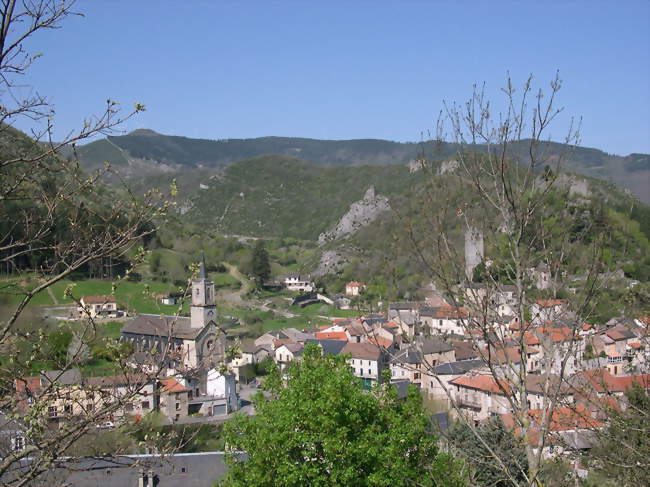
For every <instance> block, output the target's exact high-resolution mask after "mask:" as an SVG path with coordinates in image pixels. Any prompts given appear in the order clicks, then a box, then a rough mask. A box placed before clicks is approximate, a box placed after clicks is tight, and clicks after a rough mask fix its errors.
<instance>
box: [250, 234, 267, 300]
mask: <svg viewBox="0 0 650 487" xmlns="http://www.w3.org/2000/svg"><path fill="white" fill-rule="evenodd" d="M251 271H252V274H253V276H254V277H255V283H256V285H257V287H258V288H261V287H262V286H263V285H264V283H265V282H266V281H268V279H269V277H271V264H270V263H269V253H268V252H267V251H266V247H265V245H264V240H258V241H257V242H255V247H254V248H253V255H252V257H251Z"/></svg>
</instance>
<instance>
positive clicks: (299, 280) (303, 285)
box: [283, 274, 315, 293]
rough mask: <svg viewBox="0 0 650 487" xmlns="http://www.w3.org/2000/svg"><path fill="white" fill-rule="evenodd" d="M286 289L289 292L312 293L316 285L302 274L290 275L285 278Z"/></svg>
mask: <svg viewBox="0 0 650 487" xmlns="http://www.w3.org/2000/svg"><path fill="white" fill-rule="evenodd" d="M283 284H284V287H286V288H287V289H288V290H289V291H300V292H306V293H309V292H312V291H313V290H314V288H315V286H314V283H313V282H312V281H311V280H310V279H309V278H308V277H307V278H305V277H304V276H301V275H300V274H289V275H287V276H286V277H285V278H284V282H283Z"/></svg>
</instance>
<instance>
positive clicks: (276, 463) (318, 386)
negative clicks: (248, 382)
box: [222, 345, 465, 487]
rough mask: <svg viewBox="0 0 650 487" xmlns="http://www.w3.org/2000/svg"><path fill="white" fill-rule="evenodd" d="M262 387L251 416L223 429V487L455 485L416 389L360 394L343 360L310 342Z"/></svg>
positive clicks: (457, 480)
mask: <svg viewBox="0 0 650 487" xmlns="http://www.w3.org/2000/svg"><path fill="white" fill-rule="evenodd" d="M286 372H287V376H286V380H285V379H283V377H282V375H281V373H280V372H279V370H278V369H277V368H275V367H274V368H273V370H272V372H271V374H270V375H269V377H268V379H267V380H266V382H265V388H266V389H267V391H268V392H269V393H270V394H271V395H272V396H273V397H272V398H271V399H269V398H266V397H264V395H262V394H261V393H260V394H258V395H257V397H255V398H254V404H255V409H256V412H257V415H256V416H253V417H248V416H243V415H239V416H237V417H236V418H234V419H233V420H231V421H230V422H228V423H226V425H225V427H224V438H225V441H226V445H227V447H228V448H230V449H232V450H238V451H245V452H246V453H247V454H248V460H247V461H245V462H237V461H235V460H233V459H231V460H230V469H229V471H228V475H227V477H226V478H225V479H224V481H223V483H222V485H225V486H232V487H235V486H248V485H256V486H305V485H310V486H406V485H422V486H443V485H444V486H461V485H465V484H464V482H463V478H462V474H461V472H460V469H459V468H458V464H457V463H456V462H454V461H453V460H452V459H451V458H450V457H449V456H447V455H443V454H440V453H439V452H438V449H437V446H436V438H435V437H434V436H433V435H432V434H431V433H430V425H429V420H428V418H427V417H426V415H425V414H424V411H423V409H422V402H421V398H420V395H419V393H418V392H417V391H414V390H412V391H411V392H410V394H409V395H408V397H407V399H406V400H404V401H400V400H398V399H397V394H396V392H395V389H394V388H393V387H391V386H390V385H387V384H384V385H381V386H377V388H375V389H374V390H373V391H372V392H364V391H363V390H362V389H361V386H360V383H359V380H358V379H357V378H355V377H354V375H353V374H352V372H351V370H350V367H349V366H348V365H347V363H346V361H345V357H340V356H323V355H322V354H321V351H320V349H319V348H318V347H316V346H315V345H307V346H306V347H305V350H304V353H303V358H302V360H301V361H300V362H294V363H293V364H292V365H291V367H289V368H288V369H287V371H286Z"/></svg>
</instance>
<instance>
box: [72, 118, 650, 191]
mask: <svg viewBox="0 0 650 487" xmlns="http://www.w3.org/2000/svg"><path fill="white" fill-rule="evenodd" d="M526 148H527V144H526V142H525V141H522V143H520V144H519V145H517V144H515V145H513V146H511V148H510V150H511V154H512V155H513V156H516V155H520V156H522V157H524V156H525V151H526V150H527V149H526ZM457 149H458V147H457V146H455V145H454V144H448V143H444V144H434V143H433V142H432V141H428V142H424V143H412V142H406V143H402V142H392V141H388V140H378V139H358V140H317V139H305V138H295V137H261V138H256V139H224V140H208V139H192V138H188V137H180V136H171V135H161V134H158V133H156V132H154V131H152V130H148V129H139V130H136V131H134V132H131V133H130V134H127V135H123V136H115V137H107V138H106V139H102V140H99V141H96V142H92V143H90V144H87V145H85V146H82V147H79V148H77V152H78V154H79V157H80V159H81V162H82V165H83V166H85V167H86V168H94V167H98V166H100V165H102V164H103V163H104V162H105V161H109V162H111V163H113V164H114V165H115V166H116V167H118V168H122V171H123V172H124V173H125V174H126V175H127V176H131V177H141V176H146V175H150V174H152V173H157V172H171V171H179V170H187V169H188V168H201V167H203V168H219V167H225V166H227V165H229V164H231V163H233V162H236V161H239V160H244V159H250V158H253V157H257V156H261V155H267V154H279V155H287V156H291V157H297V158H300V159H302V160H306V161H310V162H313V163H315V164H318V165H326V166H361V165H371V166H384V165H395V164H399V165H401V164H406V163H408V162H409V161H411V160H414V159H416V158H417V157H419V156H420V155H422V154H424V155H425V156H427V157H429V158H432V159H438V160H439V159H443V158H446V157H449V156H450V155H451V154H453V153H455V152H456V151H457ZM475 149H476V150H477V151H482V150H484V147H482V146H480V145H479V146H476V147H475ZM543 150H544V151H545V152H546V153H547V155H548V156H550V157H551V158H553V157H557V156H559V155H560V154H562V153H565V152H566V151H567V146H565V145H564V144H559V143H554V142H549V143H546V144H545V145H544V147H543ZM565 169H566V170H569V171H573V172H576V173H579V174H583V175H586V176H591V177H596V178H599V179H603V180H606V181H612V182H615V183H617V184H618V185H620V186H622V187H624V188H627V189H629V190H630V191H632V193H633V194H635V195H636V196H637V198H639V199H640V200H641V201H643V202H645V203H650V155H648V154H630V155H628V156H625V157H622V156H617V155H611V154H607V153H605V152H603V151H600V150H598V149H592V148H586V147H576V148H572V149H571V150H570V151H569V152H568V154H567V156H566V163H565Z"/></svg>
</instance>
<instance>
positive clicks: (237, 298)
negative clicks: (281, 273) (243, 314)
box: [219, 262, 298, 318]
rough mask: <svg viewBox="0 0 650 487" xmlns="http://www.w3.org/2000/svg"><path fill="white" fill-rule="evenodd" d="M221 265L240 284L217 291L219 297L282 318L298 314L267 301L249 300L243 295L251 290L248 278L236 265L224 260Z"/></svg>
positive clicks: (251, 285)
mask: <svg viewBox="0 0 650 487" xmlns="http://www.w3.org/2000/svg"><path fill="white" fill-rule="evenodd" d="M223 265H224V266H225V267H226V269H228V274H230V275H231V276H232V277H234V278H235V279H237V280H238V281H239V284H240V286H239V289H237V290H230V289H224V290H222V291H219V297H220V298H221V299H223V300H224V301H228V302H230V303H233V304H237V305H239V306H245V307H248V308H255V309H259V310H261V311H273V312H274V313H276V314H278V315H280V316H283V317H284V318H293V317H295V316H298V315H296V314H294V313H290V312H288V311H283V310H279V309H273V308H271V307H269V303H268V302H266V303H264V302H260V301H251V300H249V299H245V298H244V296H246V295H247V294H248V293H249V292H250V291H251V289H252V288H253V284H252V283H251V281H250V280H248V279H247V278H246V277H244V275H243V274H242V273H241V272H239V269H237V267H235V266H234V265H231V264H228V263H226V262H224V263H223Z"/></svg>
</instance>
